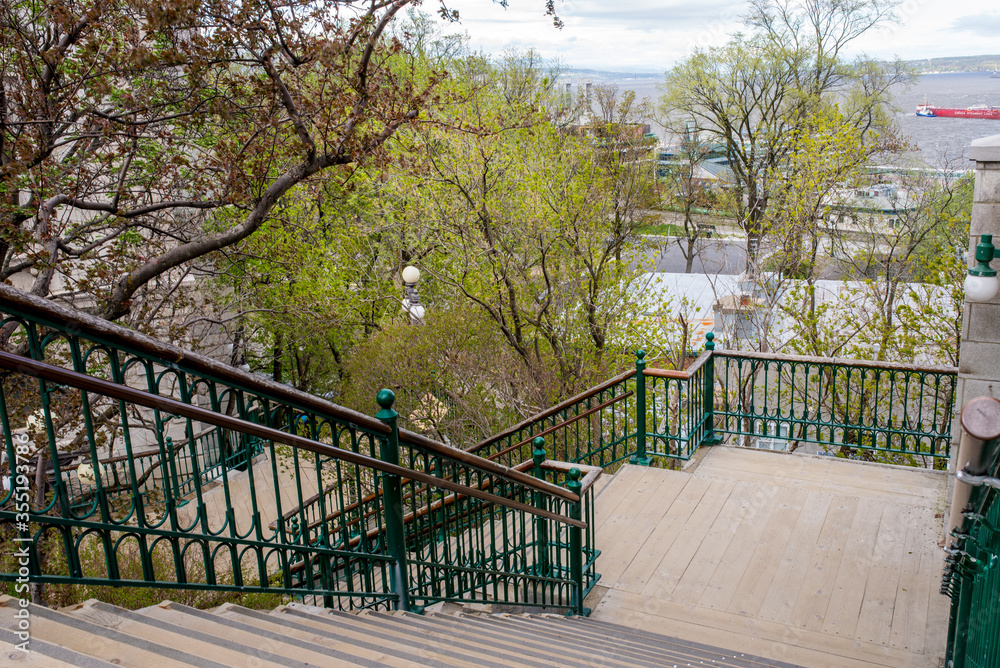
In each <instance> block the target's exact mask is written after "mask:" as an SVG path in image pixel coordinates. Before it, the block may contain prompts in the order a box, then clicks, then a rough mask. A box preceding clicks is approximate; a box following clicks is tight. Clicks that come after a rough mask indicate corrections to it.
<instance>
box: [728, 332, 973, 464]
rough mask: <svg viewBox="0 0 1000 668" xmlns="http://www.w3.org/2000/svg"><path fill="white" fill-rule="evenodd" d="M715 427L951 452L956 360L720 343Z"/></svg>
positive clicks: (919, 452)
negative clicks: (928, 361) (776, 350)
mask: <svg viewBox="0 0 1000 668" xmlns="http://www.w3.org/2000/svg"><path fill="white" fill-rule="evenodd" d="M715 357H716V358H717V359H716V362H715V368H716V386H717V394H716V398H715V430H716V432H717V433H721V434H730V435H733V436H737V437H742V438H744V439H745V440H746V441H747V444H752V443H753V442H755V441H757V440H759V439H762V438H763V439H768V440H769V441H771V442H772V443H773V442H775V441H778V442H783V443H788V444H792V443H818V444H821V445H824V446H828V447H835V448H844V449H845V450H846V451H854V452H856V453H863V452H880V453H883V454H884V455H885V456H888V457H890V458H892V461H895V462H896V463H907V461H906V458H913V457H918V456H919V457H930V458H944V457H947V456H948V453H949V448H950V444H951V422H952V412H953V406H954V396H955V381H956V378H957V374H956V370H955V369H954V368H947V367H939V366H921V365H913V364H893V363H888V362H868V361H863V360H842V359H824V358H815V357H800V356H793V355H774V354H767V353H749V352H742V351H717V352H716V353H715Z"/></svg>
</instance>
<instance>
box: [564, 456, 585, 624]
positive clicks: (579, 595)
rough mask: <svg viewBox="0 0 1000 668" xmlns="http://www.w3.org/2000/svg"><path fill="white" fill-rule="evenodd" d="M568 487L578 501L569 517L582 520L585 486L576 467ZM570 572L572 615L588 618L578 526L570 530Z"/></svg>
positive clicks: (581, 541)
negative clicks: (584, 602)
mask: <svg viewBox="0 0 1000 668" xmlns="http://www.w3.org/2000/svg"><path fill="white" fill-rule="evenodd" d="M566 487H567V488H568V489H569V491H571V492H573V493H574V494H576V496H577V499H576V501H570V505H569V516H570V517H572V518H573V519H575V520H582V519H583V517H582V514H583V499H582V498H581V496H582V495H581V494H580V489H581V488H582V487H583V484H582V483H581V482H580V469H578V468H576V467H575V466H574V467H573V468H571V469H570V470H569V482H568V483H566ZM569 570H570V578H571V579H572V580H573V593H572V597H571V600H570V603H571V604H572V606H573V608H572V613H571V614H574V615H581V616H586V614H587V612H586V610H584V607H583V529H581V528H580V527H578V526H571V527H570V528H569Z"/></svg>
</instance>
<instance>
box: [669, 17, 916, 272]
mask: <svg viewBox="0 0 1000 668" xmlns="http://www.w3.org/2000/svg"><path fill="white" fill-rule="evenodd" d="M892 19H893V14H892V12H891V5H887V4H885V3H882V2H880V0H863V1H862V2H857V3H850V4H848V5H845V4H843V3H827V2H818V3H811V2H781V1H778V0H759V1H757V2H754V3H752V7H751V12H750V15H749V16H748V24H749V27H750V28H751V32H750V33H749V34H747V35H743V34H737V35H735V36H734V37H733V38H732V39H731V40H730V42H729V43H728V44H726V45H725V46H723V47H718V48H711V49H708V50H697V51H696V52H695V53H694V54H693V55H692V56H691V57H690V58H688V59H687V60H685V61H683V62H682V63H680V64H678V65H677V66H675V67H674V68H673V69H671V70H670V71H669V72H668V73H667V77H666V88H667V93H666V95H665V96H664V97H663V98H662V100H661V112H662V113H663V115H664V116H667V117H673V118H676V119H678V120H684V119H692V120H693V121H694V124H695V126H696V128H697V129H698V130H699V131H701V132H703V133H705V135H706V136H708V137H712V138H714V139H715V140H717V141H718V142H719V143H720V144H722V145H724V146H725V149H726V154H727V156H728V158H729V168H730V169H731V170H732V173H733V177H734V181H735V183H734V191H733V196H732V198H731V207H732V210H733V215H734V216H735V217H736V218H737V220H738V222H739V224H740V226H741V228H742V229H743V231H744V233H745V235H746V240H747V260H748V268H749V269H753V268H754V267H755V265H756V263H757V261H758V253H759V249H760V243H761V240H762V238H763V237H764V236H765V235H766V234H767V233H768V232H769V229H770V221H769V219H768V211H769V209H770V206H771V202H772V200H773V199H774V198H775V196H776V195H777V192H778V191H779V190H780V188H781V184H780V183H776V182H775V179H774V177H775V175H777V174H780V173H781V171H782V169H783V168H784V166H785V165H786V162H787V160H788V158H789V155H790V152H791V151H792V146H791V141H792V139H793V137H794V136H795V134H796V132H798V131H801V130H803V129H804V128H806V127H807V125H808V122H809V119H810V118H811V117H812V116H813V115H814V114H815V111H816V109H817V108H820V107H822V106H824V105H829V104H831V103H832V102H834V101H837V102H839V108H840V113H841V116H842V118H843V122H845V123H848V124H850V125H852V126H853V127H854V128H855V129H856V130H858V131H859V132H860V134H861V137H862V139H864V138H865V135H866V134H867V133H869V132H872V133H876V134H878V133H880V132H881V131H882V128H884V127H885V126H886V124H887V123H888V122H889V121H890V119H889V117H888V115H887V114H886V113H885V110H884V108H885V106H886V104H887V102H888V91H889V89H890V87H891V86H892V85H894V84H896V83H900V82H905V81H908V80H909V78H910V75H909V73H908V72H907V71H906V69H905V68H904V67H902V65H900V64H899V63H894V64H890V65H886V64H883V63H880V62H876V61H873V60H870V59H865V58H861V59H858V60H856V61H854V62H848V61H846V60H845V59H844V58H843V55H842V53H843V50H844V49H845V48H846V47H847V46H848V45H849V44H850V43H851V42H852V41H854V40H855V39H857V38H858V37H860V36H861V35H863V34H865V33H866V32H867V31H869V30H871V29H872V28H874V27H876V26H878V25H881V24H883V23H885V22H887V21H891V20H892Z"/></svg>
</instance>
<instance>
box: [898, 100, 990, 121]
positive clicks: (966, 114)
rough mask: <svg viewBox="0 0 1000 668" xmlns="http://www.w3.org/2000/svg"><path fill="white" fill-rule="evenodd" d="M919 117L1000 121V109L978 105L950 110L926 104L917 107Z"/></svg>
mask: <svg viewBox="0 0 1000 668" xmlns="http://www.w3.org/2000/svg"><path fill="white" fill-rule="evenodd" d="M917 116H923V117H924V118H991V119H993V120H997V121H1000V107H987V106H986V105H985V104H977V105H976V106H973V107H967V108H965V109H949V108H948V107H934V106H931V105H929V104H927V103H926V102H924V104H918V105H917Z"/></svg>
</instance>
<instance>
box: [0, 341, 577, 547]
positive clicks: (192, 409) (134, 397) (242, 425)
mask: <svg viewBox="0 0 1000 668" xmlns="http://www.w3.org/2000/svg"><path fill="white" fill-rule="evenodd" d="M0 368H3V369H7V370H8V371H13V372H15V373H22V374H26V375H30V376H35V377H36V378H44V379H46V380H50V381H53V382H56V383H60V384H63V385H68V386H70V387H75V388H77V389H82V390H86V391H88V392H95V393H97V394H102V395H104V396H107V397H111V398H113V399H119V400H122V401H126V402H129V403H133V404H137V405H139V406H145V407H146V408H152V409H155V410H161V411H164V412H167V413H172V414H175V415H180V416H181V417H186V418H190V419H192V420H200V421H201V422H204V423H206V424H211V425H214V426H216V427H222V428H224V429H232V430H233V431H237V432H241V433H244V434H250V435H252V436H258V437H260V438H263V439H265V440H269V441H273V442H275V443H283V444H285V445H290V446H292V447H295V448H299V449H301V450H307V451H309V452H314V453H316V454H320V455H323V456H325V457H331V458H333V459H340V460H342V461H346V462H349V463H351V464H357V465H360V466H365V467H368V468H371V469H375V470H377V471H382V472H383V473H390V474H393V475H398V476H400V477H401V478H403V477H408V478H411V479H413V480H417V481H420V482H422V483H425V484H428V485H431V486H433V487H441V488H444V489H448V490H451V491H453V492H459V493H463V494H467V495H469V496H473V497H476V498H479V499H482V500H484V501H489V502H490V503H496V504H498V505H501V506H506V507H508V508H513V509H515V510H520V511H523V512H527V513H530V514H532V515H538V516H540V517H547V518H549V519H552V520H556V521H557V522H562V523H564V524H570V525H572V526H579V527H580V528H584V527H586V524H585V523H584V522H580V521H579V520H574V519H572V518H570V517H566V516H564V515H559V514H557V513H551V512H549V511H546V510H540V509H538V508H534V507H532V506H529V505H527V504H523V503H520V502H518V501H511V500H510V499H505V498H503V497H500V496H496V495H494V494H488V493H486V492H482V491H480V490H476V489H473V488H472V487H467V486H465V485H462V484H459V483H456V482H453V481H451V480H445V479H442V478H436V477H434V476H432V475H428V474H426V473H423V472H420V471H414V470H411V469H408V468H405V467H402V466H397V465H395V464H389V463H387V462H383V461H382V460H380V459H376V458H374V457H369V456H368V455H363V454H360V453H357V452H353V451H351V450H344V449H341V448H336V447H333V446H331V445H327V444H325V443H320V442H318V441H312V440H309V439H307V438H304V437H302V436H296V435H294V434H289V433H286V432H283V431H279V430H277V429H272V428H270V427H265V426H263V425H259V424H255V423H253V422H245V421H243V420H240V419H239V418H234V417H232V416H230V415H225V414H222V413H213V412H212V411H209V410H207V409H204V408H200V407H198V406H192V405H191V404H185V403H182V402H180V401H177V400H175V399H170V398H167V397H161V396H159V395H156V394H150V393H148V392H143V391H141V390H137V389H135V388H132V387H129V386H127V385H118V384H116V383H112V382H109V381H106V380H103V379H100V378H94V377H92V376H87V375H85V374H81V373H77V372H76V371H70V370H69V369H63V368H62V367H57V366H52V365H50V364H46V363H44V362H38V361H36V360H33V359H29V358H27V357H21V356H19V355H14V354H12V353H8V352H5V351H0ZM503 468H504V469H506V467H503ZM524 477H525V478H528V479H532V480H533V478H531V476H524ZM552 486H553V487H555V485H552ZM532 487H535V486H532ZM536 489H538V491H540V492H543V493H547V492H548V490H547V489H544V488H540V487H536ZM557 489H558V488H557ZM566 491H567V493H569V495H570V498H571V499H574V500H575V499H576V498H577V497H576V495H575V494H573V493H571V492H568V490H566Z"/></svg>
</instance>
